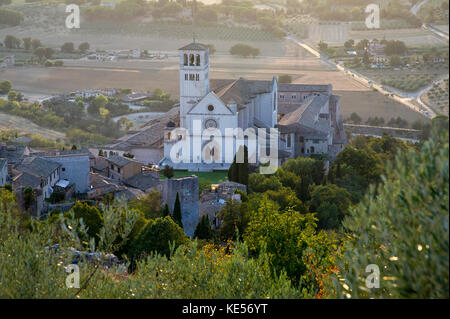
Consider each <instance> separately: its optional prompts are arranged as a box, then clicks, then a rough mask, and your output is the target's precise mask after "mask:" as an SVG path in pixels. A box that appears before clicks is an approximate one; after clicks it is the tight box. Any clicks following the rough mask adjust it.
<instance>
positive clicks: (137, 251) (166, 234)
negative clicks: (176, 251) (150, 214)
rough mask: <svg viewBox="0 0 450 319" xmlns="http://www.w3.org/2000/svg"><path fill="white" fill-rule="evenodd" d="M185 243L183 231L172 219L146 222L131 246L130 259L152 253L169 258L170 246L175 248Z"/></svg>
mask: <svg viewBox="0 0 450 319" xmlns="http://www.w3.org/2000/svg"><path fill="white" fill-rule="evenodd" d="M186 241H187V238H186V236H185V234H184V231H183V229H182V228H181V227H180V226H178V225H177V224H176V223H175V222H174V221H173V219H172V218H170V217H164V218H156V219H154V220H150V221H149V222H148V224H147V225H146V226H145V228H144V229H142V231H141V232H140V234H139V237H138V238H137V239H136V241H135V242H134V243H133V244H132V248H131V257H133V258H140V257H142V256H144V255H150V254H152V253H158V254H161V255H164V256H169V255H170V247H171V245H173V246H172V247H175V248H177V247H178V246H180V245H183V244H185V243H186Z"/></svg>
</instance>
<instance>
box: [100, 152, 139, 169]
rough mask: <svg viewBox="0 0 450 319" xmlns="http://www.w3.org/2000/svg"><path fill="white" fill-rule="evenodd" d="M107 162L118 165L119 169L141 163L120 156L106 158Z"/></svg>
mask: <svg viewBox="0 0 450 319" xmlns="http://www.w3.org/2000/svg"><path fill="white" fill-rule="evenodd" d="M106 160H107V161H108V162H110V163H112V164H114V165H117V166H118V167H124V166H125V165H127V164H130V163H139V162H137V161H135V160H133V159H131V158H128V157H124V156H118V155H111V156H110V157H108V158H106Z"/></svg>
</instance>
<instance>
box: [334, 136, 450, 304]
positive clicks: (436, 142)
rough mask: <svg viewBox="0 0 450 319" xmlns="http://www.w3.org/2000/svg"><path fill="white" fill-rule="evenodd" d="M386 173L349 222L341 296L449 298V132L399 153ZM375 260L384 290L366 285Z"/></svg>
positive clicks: (355, 209) (351, 214)
mask: <svg viewBox="0 0 450 319" xmlns="http://www.w3.org/2000/svg"><path fill="white" fill-rule="evenodd" d="M385 176H386V177H383V178H382V180H383V181H382V184H381V185H379V187H378V190H376V189H375V188H374V187H371V188H370V190H369V193H368V194H367V195H366V196H365V198H364V199H363V201H362V202H361V203H360V204H359V205H358V206H357V207H356V208H354V209H351V210H350V216H349V217H348V218H346V219H345V220H344V221H343V225H344V227H345V229H346V231H347V240H346V241H345V242H346V244H345V247H344V248H343V251H344V254H343V258H342V259H341V260H340V262H339V264H338V267H339V268H340V269H341V275H342V278H340V279H341V281H340V284H337V280H336V287H337V293H338V296H346V297H350V296H351V297H352V298H368V297H374V298H448V297H449V288H448V287H449V229H448V227H449V206H448V203H449V142H448V131H447V132H444V133H443V134H442V135H441V136H437V135H434V137H433V138H432V139H431V140H429V141H427V142H425V143H424V144H423V146H422V149H421V151H420V152H419V153H416V152H415V151H413V150H409V151H408V152H405V153H398V155H397V157H396V161H395V163H393V164H391V163H388V164H387V169H386V174H385ZM370 264H375V265H377V266H378V267H379V270H380V288H379V289H376V288H371V289H368V288H366V284H365V281H366V278H367V276H369V274H370V273H366V272H365V270H366V267H367V266H368V265H370Z"/></svg>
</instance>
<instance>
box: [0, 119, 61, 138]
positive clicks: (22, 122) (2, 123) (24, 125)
mask: <svg viewBox="0 0 450 319" xmlns="http://www.w3.org/2000/svg"><path fill="white" fill-rule="evenodd" d="M5 128H8V129H16V130H18V131H20V132H23V133H27V134H39V135H42V137H44V138H45V139H49V140H57V139H60V140H61V141H62V140H64V138H65V136H66V135H65V134H64V133H61V132H57V131H54V130H50V129H46V128H43V127H41V126H38V125H36V124H34V123H33V122H31V121H29V120H27V119H24V118H22V117H18V116H14V115H9V114H5V113H0V130H1V129H5Z"/></svg>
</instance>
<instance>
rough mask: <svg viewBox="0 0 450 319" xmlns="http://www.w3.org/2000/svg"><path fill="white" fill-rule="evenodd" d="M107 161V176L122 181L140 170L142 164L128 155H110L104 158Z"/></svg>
mask: <svg viewBox="0 0 450 319" xmlns="http://www.w3.org/2000/svg"><path fill="white" fill-rule="evenodd" d="M106 161H107V162H108V167H107V176H108V177H109V178H111V179H115V180H118V181H123V180H125V179H127V178H130V177H132V176H135V175H137V174H139V173H141V171H142V166H143V164H142V163H140V162H138V161H135V160H133V159H131V158H128V157H123V156H118V155H112V156H110V157H108V158H106Z"/></svg>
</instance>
